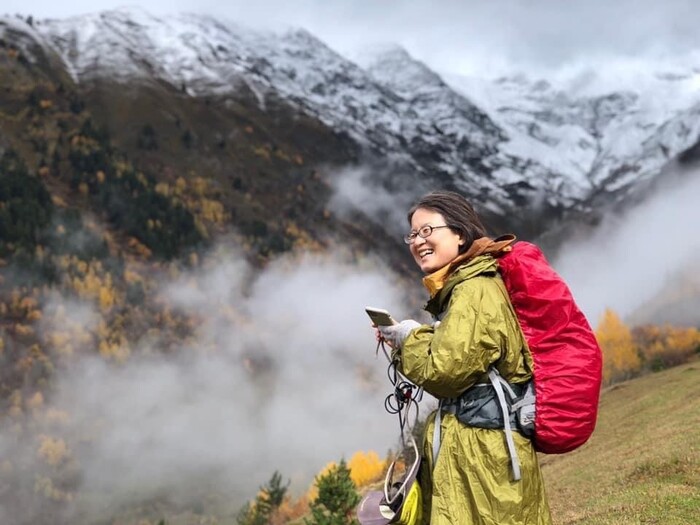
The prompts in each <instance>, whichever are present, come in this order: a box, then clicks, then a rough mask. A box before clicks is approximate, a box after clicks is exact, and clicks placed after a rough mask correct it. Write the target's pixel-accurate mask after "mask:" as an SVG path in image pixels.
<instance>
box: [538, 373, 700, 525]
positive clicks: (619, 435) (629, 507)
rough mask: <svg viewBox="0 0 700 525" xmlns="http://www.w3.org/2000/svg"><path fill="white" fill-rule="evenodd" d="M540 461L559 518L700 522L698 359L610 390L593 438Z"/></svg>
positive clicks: (605, 521)
mask: <svg viewBox="0 0 700 525" xmlns="http://www.w3.org/2000/svg"><path fill="white" fill-rule="evenodd" d="M541 463H542V465H543V471H544V476H545V479H546V483H547V490H548V495H549V499H550V503H551V507H552V515H553V518H554V523H556V524H574V523H575V524H580V523H586V524H636V523H663V524H664V525H672V524H698V523H700V362H698V361H695V362H693V363H691V364H687V365H683V366H680V367H677V368H673V369H671V370H666V371H664V372H660V373H657V374H653V375H649V376H646V377H642V378H638V379H635V380H632V381H628V382H626V383H621V384H619V385H615V386H613V387H611V388H609V389H607V390H606V391H604V392H603V395H602V398H601V407H600V415H599V420H598V426H597V429H596V432H595V434H594V435H593V437H592V438H591V440H590V441H589V442H588V443H587V444H586V445H584V446H583V447H582V448H581V449H579V450H577V451H575V452H572V453H570V454H567V455H564V456H543V457H542V458H541Z"/></svg>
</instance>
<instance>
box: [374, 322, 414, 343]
mask: <svg viewBox="0 0 700 525" xmlns="http://www.w3.org/2000/svg"><path fill="white" fill-rule="evenodd" d="M419 326H421V324H420V323H419V322H417V321H414V320H413V319H405V320H404V321H401V322H400V323H398V324H392V325H390V326H377V327H376V328H377V340H378V341H382V340H383V341H386V342H387V343H388V344H389V346H391V347H392V348H401V345H402V344H403V342H404V341H405V340H406V338H407V337H408V334H410V333H411V332H412V331H413V330H415V329H416V328H418V327H419Z"/></svg>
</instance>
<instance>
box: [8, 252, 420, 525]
mask: <svg viewBox="0 0 700 525" xmlns="http://www.w3.org/2000/svg"><path fill="white" fill-rule="evenodd" d="M161 279H163V280H162V283H161V285H160V287H159V289H158V291H157V293H158V295H159V297H160V300H162V301H165V302H166V303H167V304H169V305H170V307H171V308H172V314H173V315H179V314H184V315H186V316H188V317H189V318H192V319H194V320H195V328H194V330H193V335H192V336H191V337H189V338H184V339H183V341H182V343H181V344H180V345H179V347H178V348H177V349H176V350H175V351H174V352H172V353H170V354H166V355H164V354H162V353H161V352H159V351H158V350H156V347H157V343H158V341H157V338H158V335H157V332H156V333H155V334H154V335H153V336H152V337H151V338H145V339H144V340H143V341H141V342H139V344H138V346H137V347H135V348H131V349H129V350H128V351H127V354H126V355H128V354H129V353H130V357H129V358H128V359H126V360H125V361H124V363H123V364H115V363H113V362H109V361H108V360H105V359H103V358H101V357H98V356H96V349H94V348H92V349H85V348H83V349H81V348H79V347H78V345H79V342H78V341H76V343H75V346H76V347H75V351H76V357H75V358H74V359H73V360H71V361H70V366H68V367H62V368H61V369H60V370H58V371H57V372H56V374H55V375H54V378H53V388H52V395H51V399H50V401H49V402H47V405H46V406H45V407H44V409H45V410H43V412H42V414H44V415H43V416H42V417H41V418H39V419H37V418H38V415H35V416H34V417H35V421H34V423H31V425H30V428H35V435H34V437H33V438H32V439H29V440H27V439H24V440H22V441H18V440H17V439H16V438H15V436H16V434H15V432H14V431H13V427H12V424H11V422H10V421H9V420H8V422H7V424H4V425H3V426H0V455H1V456H2V457H12V458H15V460H14V462H15V463H16V464H17V465H21V468H17V469H16V470H15V471H13V472H12V476H13V481H14V482H16V483H17V484H19V485H23V486H26V487H27V491H26V496H27V500H26V501H22V502H17V506H12V507H11V508H10V507H5V508H2V507H0V521H1V522H3V523H4V522H6V521H11V522H27V521H31V520H32V519H33V518H35V517H36V516H35V514H34V513H38V512H40V509H41V506H40V505H35V504H33V503H32V502H33V501H34V499H33V498H35V497H36V498H40V496H38V495H37V496H34V495H33V494H34V493H35V492H36V490H37V489H36V485H35V480H36V479H41V477H42V472H45V471H46V468H47V467H49V466H48V465H47V461H49V462H50V460H51V457H52V456H51V455H50V454H51V450H50V449H51V447H52V446H53V445H55V444H56V443H55V441H53V440H58V439H61V440H63V441H64V442H65V443H66V445H67V450H65V451H63V450H61V449H60V447H56V451H55V454H56V455H55V456H53V457H54V458H56V457H57V458H58V460H56V461H55V462H56V464H62V465H63V466H64V467H65V466H68V471H69V472H72V476H73V477H74V479H75V480H78V485H79V487H78V489H77V494H78V498H76V499H75V500H74V501H72V502H71V503H70V505H69V507H70V512H69V514H68V520H69V521H70V519H79V520H82V521H83V522H88V521H90V520H91V519H96V517H102V518H104V517H105V516H109V515H111V514H110V513H111V512H112V511H114V510H115V509H119V508H122V506H123V508H126V507H127V506H128V505H129V504H132V505H133V504H138V503H139V502H144V501H148V500H149V499H151V498H159V497H160V498H162V497H167V498H170V499H171V500H172V501H176V502H178V504H186V502H187V501H190V500H192V501H195V500H197V498H198V497H201V496H203V495H204V494H206V491H207V490H208V489H211V488H213V487H215V488H216V491H217V493H222V494H227V498H228V502H227V504H228V505H232V504H233V505H238V506H240V505H242V504H243V503H244V502H245V501H247V500H249V499H251V498H253V497H254V496H255V493H256V492H257V487H258V486H260V485H261V484H263V483H264V482H266V481H267V480H269V479H270V477H271V475H272V474H273V472H274V471H279V472H280V473H281V474H282V475H283V477H284V478H285V479H290V480H291V481H292V485H291V489H290V490H291V491H292V493H294V494H297V495H298V494H300V493H303V492H305V491H306V490H307V489H308V487H309V485H310V483H311V482H312V480H313V476H314V475H315V474H316V473H317V472H318V471H319V470H320V469H321V468H322V467H323V466H324V465H326V464H327V463H329V462H331V461H338V460H339V459H341V458H342V457H344V458H346V459H349V458H350V457H351V456H352V454H353V453H354V452H357V451H360V450H364V451H369V450H374V451H376V452H377V453H378V454H380V456H383V455H384V454H385V453H386V452H387V450H389V449H390V448H395V446H396V444H397V442H398V437H399V429H398V425H397V423H396V419H395V416H391V415H390V414H387V413H386V412H385V411H384V405H383V402H384V397H385V396H386V395H387V394H388V393H389V392H390V391H391V390H392V387H391V385H390V383H389V381H388V380H387V378H386V365H387V363H386V359H385V358H384V357H383V355H382V354H381V353H380V355H379V357H377V356H376V355H375V348H376V341H375V339H374V332H373V330H372V329H371V327H370V325H369V319H368V318H367V317H366V314H365V312H364V306H366V305H376V306H382V307H385V308H388V309H390V310H391V311H392V312H393V313H395V315H396V316H399V317H401V316H405V315H406V311H405V306H404V305H405V304H406V301H405V298H404V296H403V293H402V292H401V291H399V290H398V289H397V287H396V284H395V281H394V280H393V276H392V273H391V272H390V271H389V270H388V269H387V268H385V267H384V265H383V264H382V263H381V261H379V260H376V259H375V258H373V257H371V256H368V257H366V258H363V259H361V260H354V259H351V258H349V257H348V256H345V255H340V254H324V255H319V254H316V255H314V254H304V253H299V254H290V255H287V256H284V257H282V258H280V259H278V260H277V261H274V262H273V263H271V264H270V265H269V266H268V267H267V268H266V269H265V270H264V271H262V272H258V271H255V270H254V269H253V268H251V267H250V266H249V265H248V264H247V263H246V262H244V258H243V256H242V252H241V251H240V250H239V249H238V248H237V247H236V246H234V245H230V244H228V245H221V246H219V247H218V248H217V249H216V250H214V251H213V252H212V253H211V254H209V256H208V257H207V258H206V259H205V260H204V261H203V263H202V265H201V268H200V269H199V270H197V271H193V272H188V273H185V274H183V275H181V276H179V277H178V278H176V279H165V278H163V276H161ZM47 308H49V309H50V310H51V311H52V312H54V313H56V312H59V313H60V314H61V315H59V316H55V315H53V316H46V319H47V321H42V322H44V323H48V322H55V321H48V319H52V320H53V319H58V320H59V322H60V323H61V324H62V325H63V328H65V327H67V326H69V325H71V324H83V323H84V324H86V325H91V326H94V323H95V322H96V320H97V319H99V312H98V311H96V308H95V306H94V305H92V304H91V303H87V302H85V303H82V302H76V301H75V300H67V299H66V298H62V297H60V296H58V295H57V296H55V297H54V300H53V301H52V304H51V305H49V306H48V307H47ZM51 328H55V327H51V326H46V325H44V326H43V329H44V330H45V331H46V332H47V333H48V332H50V330H51ZM154 328H155V327H154ZM81 350H87V351H89V354H88V353H87V352H85V351H82V352H81ZM77 356H81V357H77ZM37 414H38V413H37ZM47 414H48V416H47ZM51 415H52V416H51ZM47 436H50V438H51V441H47ZM47 443H48V444H47ZM42 446H43V447H44V449H41V447H42ZM40 449H41V450H40ZM32 486H34V487H35V488H34V490H32V488H31V487H32ZM55 494H56V497H57V498H58V497H61V494H60V493H59V492H56V493H55ZM37 501H38V500H37ZM200 501H201V499H200ZM9 517H11V518H12V520H10V519H9ZM3 518H7V519H3Z"/></svg>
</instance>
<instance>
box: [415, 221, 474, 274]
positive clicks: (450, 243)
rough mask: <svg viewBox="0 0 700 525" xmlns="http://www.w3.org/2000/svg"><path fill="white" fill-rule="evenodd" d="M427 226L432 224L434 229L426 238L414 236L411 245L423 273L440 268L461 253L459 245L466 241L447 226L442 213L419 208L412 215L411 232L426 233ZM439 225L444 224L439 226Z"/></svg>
mask: <svg viewBox="0 0 700 525" xmlns="http://www.w3.org/2000/svg"><path fill="white" fill-rule="evenodd" d="M426 226H432V227H433V231H432V233H430V235H428V236H427V237H426V238H425V239H424V238H422V237H421V236H420V235H415V236H414V237H413V242H412V243H411V244H410V245H409V249H410V250H411V255H413V259H414V260H415V261H416V264H418V266H419V267H420V269H421V270H422V271H423V273H426V274H427V273H432V272H434V271H436V270H439V269H440V268H442V267H443V266H445V265H446V264H448V263H449V262H450V261H452V259H454V258H455V257H457V255H458V254H459V247H460V246H461V245H462V244H463V243H464V241H463V240H462V239H461V237H460V236H459V235H458V234H456V233H455V232H453V231H452V230H451V229H450V228H444V226H446V223H445V219H444V218H443V216H442V214H440V213H438V212H436V211H432V210H428V209H426V208H418V209H417V210H416V211H415V213H414V214H413V217H411V233H412V234H413V233H417V232H421V231H422V232H423V233H425V228H426ZM438 226H443V227H442V228H439V227H438Z"/></svg>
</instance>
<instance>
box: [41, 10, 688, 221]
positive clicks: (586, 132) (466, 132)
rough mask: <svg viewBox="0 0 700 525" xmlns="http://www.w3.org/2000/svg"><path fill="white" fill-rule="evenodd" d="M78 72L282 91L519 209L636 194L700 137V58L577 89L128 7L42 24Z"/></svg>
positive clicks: (501, 209)
mask: <svg viewBox="0 0 700 525" xmlns="http://www.w3.org/2000/svg"><path fill="white" fill-rule="evenodd" d="M35 29H36V32H37V34H38V35H40V36H39V37H38V38H40V39H42V40H43V42H44V43H45V45H46V46H49V47H50V48H52V49H53V50H55V51H57V52H58V54H59V55H60V56H61V57H62V59H63V60H64V61H65V64H66V67H67V69H68V70H69V72H70V73H71V75H72V76H73V78H74V79H75V80H76V81H78V82H81V83H89V82H90V81H91V80H94V79H99V78H105V77H106V78H110V79H113V80H118V81H121V82H133V81H136V80H139V81H144V82H156V81H157V82H167V83H169V84H171V85H172V86H174V87H176V88H177V89H180V90H183V91H185V92H186V93H188V94H189V95H191V96H193V97H204V96H210V95H224V96H235V94H236V92H237V91H238V90H240V89H241V86H246V87H247V88H248V89H250V90H252V91H253V92H254V93H255V94H256V96H257V98H258V103H259V105H260V106H261V107H262V108H264V107H265V104H266V100H268V98H269V97H276V98H280V99H282V100H284V101H287V102H288V103H289V104H292V105H293V106H294V107H296V108H298V110H300V111H302V112H304V113H307V114H309V115H312V116H315V117H316V118H318V119H319V120H321V121H322V122H323V123H325V124H326V125H327V126H329V127H331V128H333V129H334V130H336V131H338V132H344V133H346V134H348V135H349V136H350V137H352V138H353V139H354V140H355V141H357V142H358V143H359V144H361V145H362V146H364V147H365V148H366V149H367V151H369V152H371V154H373V155H376V156H377V157H380V158H383V159H391V160H392V161H393V162H395V163H396V164H397V165H399V166H402V167H405V168H406V169H405V170H403V171H402V173H403V174H404V175H403V176H405V177H409V182H416V181H424V182H425V183H426V186H430V185H435V184H440V185H442V186H445V187H449V188H454V189H458V190H461V191H463V192H465V193H466V194H468V195H470V196H471V197H472V198H474V199H475V200H476V201H477V202H479V203H481V207H482V209H486V210H490V211H491V212H493V213H496V214H508V213H513V212H514V211H516V210H517V212H518V213H522V210H523V209H526V210H529V211H530V212H532V211H534V210H536V209H541V208H542V207H543V206H546V207H548V208H549V209H550V210H557V211H561V210H567V209H571V208H575V209H578V210H586V209H587V207H588V206H590V203H591V199H593V198H595V197H596V196H599V195H600V194H601V193H604V194H608V195H613V198H614V199H622V198H624V197H625V195H626V194H627V193H628V192H629V191H630V190H632V189H633V188H634V187H635V186H636V185H637V184H639V183H640V182H643V181H649V180H650V179H653V178H654V177H655V176H656V175H657V174H659V172H660V170H661V168H662V167H663V166H664V165H665V164H666V163H667V162H668V161H669V160H670V159H673V158H674V157H675V156H677V155H678V154H679V153H681V152H682V151H684V150H686V149H687V148H689V147H691V146H693V145H694V144H695V143H697V141H698V137H699V136H700V60H698V61H697V62H696V63H688V64H687V65H686V66H685V67H683V66H680V68H679V67H678V66H677V67H676V68H675V69H674V70H673V71H672V72H671V73H669V71H662V72H659V73H658V74H656V75H653V76H652V77H651V78H652V80H653V82H652V83H651V84H647V85H646V86H645V89H644V90H643V91H642V90H637V91H635V89H634V88H635V86H630V89H628V90H624V91H619V92H617V91H616V92H609V93H599V94H595V95H590V94H586V95H576V94H573V93H572V92H570V91H565V90H563V89H562V88H560V87H557V86H554V85H552V84H550V83H548V82H546V81H532V80H529V79H527V78H525V77H523V76H513V77H508V78H502V79H497V80H489V79H473V78H470V79H467V78H459V77H449V78H446V79H445V78H442V77H441V76H440V75H438V74H437V73H436V72H434V71H431V70H430V69H429V68H428V67H427V66H425V65H424V64H422V63H420V62H418V61H417V60H415V59H414V58H412V57H411V56H410V55H409V54H408V53H407V52H406V51H405V50H403V49H401V48H390V49H384V50H383V51H382V52H379V53H375V54H374V55H373V56H372V57H371V59H369V60H365V61H363V62H362V66H360V65H358V63H356V62H353V61H351V60H349V59H347V58H345V57H344V56H342V55H340V54H338V53H336V52H335V51H333V50H332V49H330V48H329V47H328V46H326V45H325V44H324V43H323V42H321V41H320V40H318V39H317V38H315V37H314V36H313V35H311V34H310V33H308V32H307V31H304V30H293V31H289V32H287V33H283V34H278V33H269V32H262V31H257V30H256V31H253V30H250V29H247V28H243V27H240V26H238V25H235V24H233V23H229V22H223V21H221V20H219V19H214V18H212V17H208V16H202V15H191V14H187V15H184V14H183V15H177V16H167V17H155V16H152V15H150V14H148V13H146V12H144V11H142V10H139V9H131V8H130V9H120V10H116V11H107V12H102V13H98V14H93V15H88V16H82V17H77V18H70V19H65V20H47V21H42V22H39V23H35Z"/></svg>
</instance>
